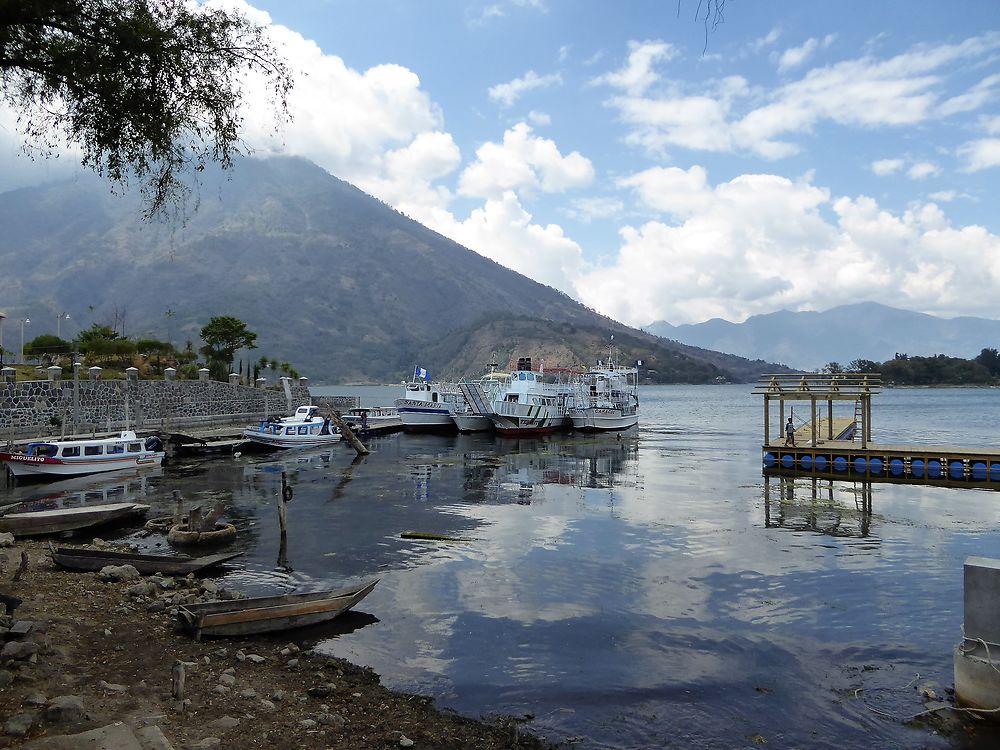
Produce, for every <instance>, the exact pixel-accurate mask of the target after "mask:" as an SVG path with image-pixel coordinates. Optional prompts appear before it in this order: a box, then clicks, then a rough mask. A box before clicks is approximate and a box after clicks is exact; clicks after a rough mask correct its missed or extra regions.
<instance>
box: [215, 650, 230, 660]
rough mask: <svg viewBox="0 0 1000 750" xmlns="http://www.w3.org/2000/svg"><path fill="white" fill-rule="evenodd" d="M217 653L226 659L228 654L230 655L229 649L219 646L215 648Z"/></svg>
mask: <svg viewBox="0 0 1000 750" xmlns="http://www.w3.org/2000/svg"><path fill="white" fill-rule="evenodd" d="M215 655H216V656H218V657H219V658H220V659H225V658H226V657H227V656H229V649H228V648H217V649H215Z"/></svg>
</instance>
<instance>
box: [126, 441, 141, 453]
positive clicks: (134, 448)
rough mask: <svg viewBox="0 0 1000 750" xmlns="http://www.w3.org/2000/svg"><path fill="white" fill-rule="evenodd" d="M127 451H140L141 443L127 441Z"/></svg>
mask: <svg viewBox="0 0 1000 750" xmlns="http://www.w3.org/2000/svg"><path fill="white" fill-rule="evenodd" d="M128 452H129V453H141V452H142V443H129V444H128Z"/></svg>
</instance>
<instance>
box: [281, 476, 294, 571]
mask: <svg viewBox="0 0 1000 750" xmlns="http://www.w3.org/2000/svg"><path fill="white" fill-rule="evenodd" d="M291 499H292V488H291V487H289V486H288V477H286V476H285V472H281V495H280V496H279V497H278V529H279V531H280V541H279V544H278V567H279V568H287V567H288V501H289V500H291Z"/></svg>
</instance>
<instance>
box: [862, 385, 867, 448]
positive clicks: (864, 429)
mask: <svg viewBox="0 0 1000 750" xmlns="http://www.w3.org/2000/svg"><path fill="white" fill-rule="evenodd" d="M867 447H868V397H867V396H865V395H862V396H861V449H862V450H864V449H865V448H867Z"/></svg>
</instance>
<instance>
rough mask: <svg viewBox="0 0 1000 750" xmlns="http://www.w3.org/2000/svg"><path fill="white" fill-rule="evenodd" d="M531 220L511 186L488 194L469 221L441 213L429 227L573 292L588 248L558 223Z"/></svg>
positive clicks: (506, 263) (522, 272)
mask: <svg viewBox="0 0 1000 750" xmlns="http://www.w3.org/2000/svg"><path fill="white" fill-rule="evenodd" d="M532 219H533V217H532V216H531V214H529V213H528V212H527V211H526V210H525V209H524V207H523V206H522V205H521V203H520V201H519V200H518V198H517V196H516V195H515V194H514V192H513V191H510V190H508V191H505V192H504V193H502V194H501V195H499V196H498V197H496V198H489V199H488V200H487V201H486V202H485V204H484V205H483V206H482V207H481V208H477V209H475V210H473V211H472V212H471V214H470V215H469V217H468V218H467V219H465V220H464V221H460V220H457V219H455V217H453V216H451V215H450V214H445V213H439V214H438V216H437V217H435V219H434V220H433V221H430V222H429V223H428V226H430V227H431V228H432V229H435V230H437V231H439V232H441V233H442V234H444V235H445V236H447V237H450V238H451V239H453V240H455V241H456V242H458V243H460V244H462V245H465V246H466V247H468V248H471V249H473V250H475V251H476V252H478V253H479V254H481V255H485V256H486V257H487V258H492V259H493V260H495V261H496V262H497V263H500V264H501V265H503V266H506V267H507V268H510V269H512V270H514V271H517V272H518V273H521V274H524V275H525V276H527V277H529V278H531V279H534V280H535V281H538V282H540V283H542V284H548V285H549V286H553V287H555V288H557V289H561V290H562V291H564V292H566V293H567V294H569V293H571V292H572V291H573V286H572V280H573V279H575V278H577V277H578V276H579V275H580V273H581V272H582V270H583V268H584V266H585V264H584V262H583V251H582V250H581V248H580V246H579V245H578V244H577V243H576V242H574V241H573V240H572V239H570V238H569V237H567V236H566V234H565V233H564V232H563V229H562V227H560V226H559V225H557V224H547V225H544V226H543V225H540V224H535V223H533V222H532Z"/></svg>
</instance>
